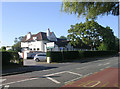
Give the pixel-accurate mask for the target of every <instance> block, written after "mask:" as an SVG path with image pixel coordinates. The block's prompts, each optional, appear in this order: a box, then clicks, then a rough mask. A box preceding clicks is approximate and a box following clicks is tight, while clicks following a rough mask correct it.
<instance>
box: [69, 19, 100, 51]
mask: <svg viewBox="0 0 120 89" xmlns="http://www.w3.org/2000/svg"><path fill="white" fill-rule="evenodd" d="M98 28H99V24H98V23H97V22H95V21H94V20H92V21H86V22H85V23H80V24H78V23H77V24H75V25H71V28H70V29H69V30H68V33H69V35H68V37H69V38H70V41H71V42H70V43H71V44H73V45H77V44H79V43H80V42H81V41H82V42H81V46H82V45H83V44H86V45H88V46H90V47H91V49H92V48H96V47H97V46H99V45H100V42H101V41H102V38H101V34H100V33H99V32H98V30H99V29H98Z"/></svg>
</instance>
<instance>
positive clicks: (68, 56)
mask: <svg viewBox="0 0 120 89" xmlns="http://www.w3.org/2000/svg"><path fill="white" fill-rule="evenodd" d="M114 54H117V52H116V51H63V52H60V51H59V52H55V51H52V52H47V57H51V61H52V62H60V61H65V60H67V61H68V60H75V59H82V58H90V57H103V56H108V55H114Z"/></svg>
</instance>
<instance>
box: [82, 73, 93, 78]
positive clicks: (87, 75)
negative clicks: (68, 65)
mask: <svg viewBox="0 0 120 89" xmlns="http://www.w3.org/2000/svg"><path fill="white" fill-rule="evenodd" d="M91 74H93V73H88V74H86V75H84V76H83V77H86V76H88V75H91Z"/></svg>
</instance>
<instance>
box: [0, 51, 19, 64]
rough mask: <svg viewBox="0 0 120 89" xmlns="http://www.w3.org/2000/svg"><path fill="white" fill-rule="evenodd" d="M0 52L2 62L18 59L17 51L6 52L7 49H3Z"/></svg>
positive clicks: (7, 62) (8, 62)
mask: <svg viewBox="0 0 120 89" xmlns="http://www.w3.org/2000/svg"><path fill="white" fill-rule="evenodd" d="M0 54H1V55H2V64H3V65H4V64H10V61H11V60H18V59H19V55H18V53H17V52H7V51H3V52H0Z"/></svg>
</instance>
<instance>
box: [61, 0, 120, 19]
mask: <svg viewBox="0 0 120 89" xmlns="http://www.w3.org/2000/svg"><path fill="white" fill-rule="evenodd" d="M69 1H70V0H63V2H62V5H61V11H64V12H67V13H70V14H77V16H78V17H80V16H81V15H82V16H86V17H87V18H90V19H91V18H92V19H93V18H96V17H97V16H98V15H110V14H111V15H114V16H118V15H119V2H97V1H96V2H82V1H84V0H81V2H78V0H76V1H77V2H72V1H74V0H71V1H70V2H69Z"/></svg>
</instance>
